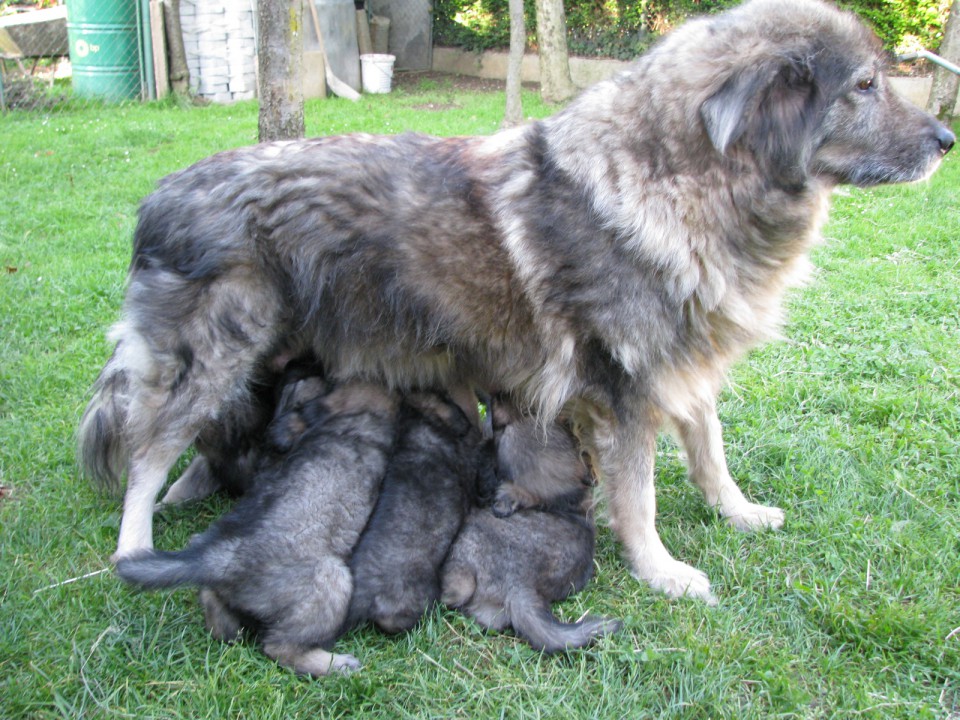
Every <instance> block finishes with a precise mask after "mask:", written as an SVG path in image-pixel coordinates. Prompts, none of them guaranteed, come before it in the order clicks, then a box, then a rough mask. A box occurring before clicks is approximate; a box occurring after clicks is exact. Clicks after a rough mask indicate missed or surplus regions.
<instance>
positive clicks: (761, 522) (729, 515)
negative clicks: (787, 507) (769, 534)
mask: <svg viewBox="0 0 960 720" xmlns="http://www.w3.org/2000/svg"><path fill="white" fill-rule="evenodd" d="M722 514H723V519H724V522H726V523H727V525H730V526H732V527H735V528H736V529H737V530H741V531H743V532H753V531H756V530H779V529H780V528H782V527H783V521H784V514H783V510H781V509H780V508H777V507H770V506H767V505H757V504H755V503H751V502H747V503H743V504H741V505H739V506H737V507H735V508H733V509H732V510H730V511H728V512H723V513H722Z"/></svg>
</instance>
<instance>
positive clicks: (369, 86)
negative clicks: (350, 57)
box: [360, 53, 397, 93]
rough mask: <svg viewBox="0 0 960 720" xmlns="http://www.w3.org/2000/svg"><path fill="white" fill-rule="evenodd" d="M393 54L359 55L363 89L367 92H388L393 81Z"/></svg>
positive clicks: (394, 57) (394, 58)
mask: <svg viewBox="0 0 960 720" xmlns="http://www.w3.org/2000/svg"><path fill="white" fill-rule="evenodd" d="M396 59H397V58H396V56H394V55H380V54H378V53H371V54H367V55H361V56H360V77H361V78H362V79H363V91H364V92H368V93H388V92H390V83H391V82H392V81H393V63H394V61H395V60H396Z"/></svg>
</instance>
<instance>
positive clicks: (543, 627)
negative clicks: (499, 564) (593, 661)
mask: <svg viewBox="0 0 960 720" xmlns="http://www.w3.org/2000/svg"><path fill="white" fill-rule="evenodd" d="M506 608H507V613H508V614H509V616H510V624H511V625H512V626H513V629H514V632H516V633H517V635H519V636H520V637H522V638H523V639H524V640H526V641H527V642H528V643H529V644H530V646H531V647H532V648H534V649H535V650H542V651H543V652H545V653H555V652H559V651H561V650H572V649H573V648H579V647H584V646H585V645H589V644H590V643H592V642H593V641H594V640H596V639H597V638H599V637H602V636H603V635H608V634H611V633H615V632H619V631H620V629H621V628H622V627H623V623H622V622H620V621H619V620H616V619H613V618H604V617H594V616H592V615H588V616H586V617H585V618H583V619H582V620H580V621H578V622H575V623H562V622H560V621H559V620H557V619H556V618H555V617H554V616H553V613H551V612H550V608H549V606H548V605H547V603H546V602H545V601H544V600H543V599H542V598H540V597H538V596H535V595H528V594H526V593H519V594H517V595H514V596H512V597H509V598H507V602H506Z"/></svg>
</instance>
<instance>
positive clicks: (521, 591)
mask: <svg viewBox="0 0 960 720" xmlns="http://www.w3.org/2000/svg"><path fill="white" fill-rule="evenodd" d="M497 405H498V403H496V402H495V403H494V406H493V413H494V428H495V430H494V432H495V448H496V464H497V474H498V477H499V478H501V479H509V480H508V482H507V483H505V484H501V485H500V486H499V487H498V488H496V490H495V496H494V497H495V501H494V503H493V505H492V506H490V507H478V508H474V509H473V510H471V511H470V514H469V515H467V518H466V520H465V522H464V525H463V528H462V529H461V531H460V534H459V535H458V536H457V539H456V541H455V542H454V544H453V547H452V548H451V549H450V555H449V557H448V558H447V561H446V563H445V564H444V566H443V572H442V585H443V595H442V599H443V602H444V603H445V604H446V605H448V606H450V607H454V608H459V609H460V610H462V611H463V612H464V613H466V614H467V615H470V616H471V617H473V618H474V619H476V620H477V622H479V623H480V624H481V625H483V626H484V627H487V628H490V629H492V630H504V629H506V628H507V627H513V629H514V631H515V632H516V633H517V635H519V636H520V637H522V638H523V639H524V640H526V641H527V642H528V643H529V644H530V645H531V646H532V647H533V648H535V649H537V650H543V651H544V652H557V651H559V650H566V649H571V648H577V647H583V646H584V645H588V644H589V643H591V642H593V641H594V640H595V639H596V638H598V637H600V636H601V635H605V634H607V633H612V632H617V631H618V630H619V629H620V628H621V627H622V624H621V623H620V621H619V620H613V619H608V618H599V617H586V618H584V619H582V620H580V621H579V622H576V623H561V622H560V621H558V620H557V619H556V618H555V617H554V616H553V614H552V613H551V612H550V603H551V602H554V601H557V600H562V599H564V598H565V597H567V596H568V595H570V594H571V593H573V592H577V591H579V590H581V589H582V588H583V587H584V586H585V585H586V583H587V581H588V580H589V579H590V577H591V576H592V574H593V549H594V536H595V527H594V524H593V518H592V516H591V504H592V501H591V497H590V492H589V490H588V488H587V483H588V482H589V481H590V479H591V475H590V473H589V472H587V471H586V468H585V466H584V465H583V463H582V462H581V460H580V455H579V451H578V447H577V443H576V439H575V438H574V437H573V435H572V434H571V433H570V432H569V430H567V429H566V427H565V426H564V425H562V424H561V423H560V422H559V421H557V422H554V423H552V425H551V427H549V428H548V429H547V432H546V434H544V432H543V430H542V429H540V428H539V427H538V425H537V423H536V421H535V420H534V419H533V418H531V417H524V416H522V415H521V414H520V413H519V412H518V411H516V410H515V409H505V408H503V407H500V408H499V409H498V407H497ZM503 420H507V421H508V422H507V425H506V426H503V427H497V425H498V424H499V423H500V422H501V421H503ZM550 473H554V474H552V475H550ZM548 476H549V477H548ZM528 483H529V484H528ZM517 499H519V501H517ZM498 506H499V508H498ZM498 515H499V516H498Z"/></svg>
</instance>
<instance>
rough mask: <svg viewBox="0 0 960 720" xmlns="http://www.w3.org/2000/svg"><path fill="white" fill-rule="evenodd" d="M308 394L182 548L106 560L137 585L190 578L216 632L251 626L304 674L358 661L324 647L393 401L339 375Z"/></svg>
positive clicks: (384, 451) (337, 616) (383, 458)
mask: <svg viewBox="0 0 960 720" xmlns="http://www.w3.org/2000/svg"><path fill="white" fill-rule="evenodd" d="M319 389H320V388H319V387H318V390H319ZM318 404H319V406H320V407H319V408H318V410H319V412H316V413H307V414H305V415H304V417H305V418H307V419H308V422H307V426H306V427H305V428H304V429H303V432H302V433H301V434H300V437H299V438H298V439H297V441H296V445H295V446H294V448H293V449H292V450H291V451H290V452H289V453H288V454H285V455H280V456H278V458H277V459H276V460H275V461H274V462H272V463H269V462H265V463H264V465H263V467H262V468H261V469H260V470H259V471H258V472H257V473H256V475H255V477H254V479H253V482H252V483H251V485H250V488H249V490H248V491H247V493H246V494H245V495H243V497H241V498H240V500H239V501H237V504H236V505H235V506H234V508H233V509H232V510H231V511H230V512H229V513H227V514H226V515H225V516H224V517H223V518H221V519H220V520H218V521H217V522H215V523H214V524H213V525H212V526H211V527H210V529H208V530H207V531H206V532H204V533H202V534H200V535H198V536H197V537H195V538H194V539H193V540H192V541H191V542H190V545H189V546H188V547H187V548H186V549H185V550H182V551H180V552H161V551H154V550H142V551H139V552H137V553H132V554H129V555H127V556H124V557H122V558H120V559H119V560H118V561H117V572H118V574H119V575H120V577H121V578H123V579H124V580H126V581H127V582H129V583H132V584H134V585H137V586H139V587H142V588H146V589H156V588H166V587H176V586H182V585H195V586H200V587H201V588H202V589H201V593H200V598H201V601H202V603H203V606H204V612H205V615H206V619H207V627H208V628H209V629H210V631H211V632H212V633H213V634H214V635H215V636H216V637H218V638H220V639H222V640H232V639H233V638H234V637H236V635H237V633H238V632H239V630H240V629H241V627H242V626H246V625H250V626H251V627H253V628H254V629H257V630H259V631H260V632H261V639H262V642H263V650H264V652H265V653H266V654H267V655H269V656H270V657H272V658H274V659H275V660H276V661H277V662H279V663H280V664H281V665H284V666H287V667H290V668H292V669H293V670H295V671H297V672H299V673H305V674H309V675H315V676H318V675H326V674H328V673H330V672H347V671H350V670H354V669H356V668H358V667H359V663H358V662H357V660H356V659H355V658H354V657H352V656H351V655H341V654H335V653H332V652H330V649H331V647H332V644H333V641H334V640H335V639H336V637H337V635H338V634H339V632H340V631H341V628H342V627H343V624H344V622H345V620H346V617H347V610H348V608H349V604H350V598H351V596H352V593H353V582H352V576H351V573H350V569H349V566H348V564H347V563H348V560H349V558H350V554H351V552H352V551H353V548H354V546H355V545H356V543H357V541H358V539H359V537H360V533H361V532H362V531H363V528H364V526H365V525H366V523H367V521H368V519H369V517H370V513H371V512H372V510H373V506H374V502H375V501H376V498H377V494H378V493H379V489H380V483H381V481H382V479H383V474H384V472H385V470H386V464H387V458H388V456H389V453H390V451H391V449H392V447H393V443H394V439H395V432H396V416H397V404H398V403H397V399H396V397H394V396H393V395H392V394H391V393H389V392H388V391H386V390H384V389H382V388H380V387H378V386H376V385H371V384H367V383H346V384H344V385H342V386H339V387H336V388H334V389H333V390H332V391H331V392H329V393H328V394H323V395H319V396H318Z"/></svg>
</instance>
